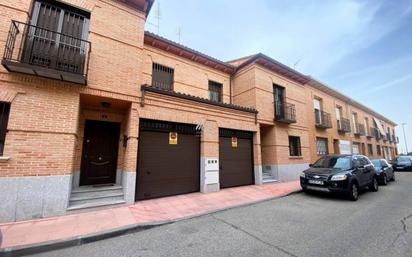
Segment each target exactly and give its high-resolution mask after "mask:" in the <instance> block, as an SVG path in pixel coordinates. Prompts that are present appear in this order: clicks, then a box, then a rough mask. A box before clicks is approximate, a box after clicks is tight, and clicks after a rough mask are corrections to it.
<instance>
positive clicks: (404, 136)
mask: <svg viewBox="0 0 412 257" xmlns="http://www.w3.org/2000/svg"><path fill="white" fill-rule="evenodd" d="M405 125H406V123H405V122H404V123H402V130H403V139H404V140H405V148H406V154H408V153H409V151H408V143H407V142H406V135H405Z"/></svg>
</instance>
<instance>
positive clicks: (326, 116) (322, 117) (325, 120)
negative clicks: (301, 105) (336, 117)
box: [315, 110, 332, 129]
mask: <svg viewBox="0 0 412 257" xmlns="http://www.w3.org/2000/svg"><path fill="white" fill-rule="evenodd" d="M315 125H316V127H317V128H324V129H326V128H331V127H332V121H331V116H330V113H327V112H324V111H320V110H315Z"/></svg>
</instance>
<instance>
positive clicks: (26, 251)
mask: <svg viewBox="0 0 412 257" xmlns="http://www.w3.org/2000/svg"><path fill="white" fill-rule="evenodd" d="M301 192H302V190H301V189H298V190H296V191H292V192H289V193H286V194H284V195H280V196H275V197H270V198H267V199H262V200H259V201H256V202H251V203H245V204H240V205H236V206H231V207H227V208H221V209H216V210H212V211H209V212H205V213H200V214H194V215H190V216H185V217H182V218H177V219H174V220H166V221H159V222H153V223H146V224H132V225H128V226H124V227H119V228H115V229H111V230H105V231H103V232H97V233H92V234H87V235H80V236H77V237H71V238H66V239H57V240H51V241H47V242H42V243H36V244H30V245H23V246H16V247H8V248H1V249H0V257H18V256H26V255H32V254H38V253H42V252H48V251H54V250H59V249H63V248H68V247H73V246H80V245H84V244H89V243H93V242H96V241H100V240H104V239H109V238H113V237H118V236H123V235H127V234H132V233H136V232H141V231H145V230H148V229H152V228H155V227H160V226H163V225H168V224H173V223H175V222H178V221H182V220H190V219H193V218H197V217H202V216H206V215H210V214H214V213H218V212H222V211H225V210H231V209H235V208H240V207H245V206H250V205H253V204H258V203H262V202H267V201H270V200H274V199H280V198H283V197H286V196H290V195H294V194H298V193H301Z"/></svg>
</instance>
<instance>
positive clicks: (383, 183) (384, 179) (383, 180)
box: [382, 174, 388, 186]
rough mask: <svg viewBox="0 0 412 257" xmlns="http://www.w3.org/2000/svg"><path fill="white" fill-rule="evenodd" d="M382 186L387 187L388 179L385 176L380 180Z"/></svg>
mask: <svg viewBox="0 0 412 257" xmlns="http://www.w3.org/2000/svg"><path fill="white" fill-rule="evenodd" d="M382 185H384V186H387V185H388V177H387V176H386V174H385V175H383V179H382Z"/></svg>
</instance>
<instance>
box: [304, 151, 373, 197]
mask: <svg viewBox="0 0 412 257" xmlns="http://www.w3.org/2000/svg"><path fill="white" fill-rule="evenodd" d="M309 166H310V168H309V169H307V170H304V171H303V172H302V173H301V174H300V185H301V187H302V189H303V191H305V192H306V191H320V192H327V193H340V194H345V195H347V196H348V198H349V199H351V200H353V201H356V200H358V197H359V190H360V189H362V188H366V187H368V188H369V190H371V191H374V192H376V191H378V189H379V184H378V180H377V176H376V173H375V168H374V167H373V165H372V163H371V161H370V160H369V159H368V157H366V156H363V155H326V156H323V157H321V158H320V159H319V160H317V161H316V162H315V163H313V164H311V165H309Z"/></svg>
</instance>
